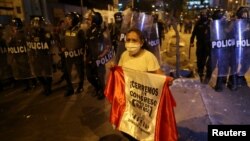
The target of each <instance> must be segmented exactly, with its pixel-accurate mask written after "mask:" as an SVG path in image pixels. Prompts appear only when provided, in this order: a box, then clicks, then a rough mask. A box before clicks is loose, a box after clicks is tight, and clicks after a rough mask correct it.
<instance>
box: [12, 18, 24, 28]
mask: <svg viewBox="0 0 250 141" xmlns="http://www.w3.org/2000/svg"><path fill="white" fill-rule="evenodd" d="M10 25H11V26H14V27H16V29H17V30H20V29H22V28H23V22H22V20H21V19H20V18H13V19H12V20H11V22H10Z"/></svg>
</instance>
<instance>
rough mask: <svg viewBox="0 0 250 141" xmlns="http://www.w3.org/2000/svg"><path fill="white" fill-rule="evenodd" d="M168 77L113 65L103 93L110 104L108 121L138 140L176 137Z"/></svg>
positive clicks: (166, 139)
mask: <svg viewBox="0 0 250 141" xmlns="http://www.w3.org/2000/svg"><path fill="white" fill-rule="evenodd" d="M169 81H172V78H171V77H166V76H163V75H157V74H152V73H145V72H141V71H135V70H130V69H125V68H121V67H114V68H112V69H111V72H110V74H109V78H108V82H107V84H106V89H105V95H106V97H107V99H108V100H109V102H110V103H111V104H112V108H111V116H110V121H111V123H112V124H114V125H115V126H116V128H117V129H118V130H120V131H123V132H125V133H127V134H129V135H131V136H133V137H134V138H136V139H138V140H140V141H163V140H164V141H176V140H177V128H176V121H175V116H174V110H173V107H174V106H175V100H174V98H173V97H172V95H171V91H170V90H169V86H168V83H169Z"/></svg>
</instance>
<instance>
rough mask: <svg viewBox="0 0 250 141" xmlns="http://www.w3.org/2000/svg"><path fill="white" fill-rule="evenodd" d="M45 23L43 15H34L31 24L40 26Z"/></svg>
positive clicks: (36, 26) (34, 26)
mask: <svg viewBox="0 0 250 141" xmlns="http://www.w3.org/2000/svg"><path fill="white" fill-rule="evenodd" d="M44 25H45V19H44V17H42V16H34V17H33V18H32V19H31V26H32V27H33V28H40V27H43V26H44Z"/></svg>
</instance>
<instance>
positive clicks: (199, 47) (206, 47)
mask: <svg viewBox="0 0 250 141" xmlns="http://www.w3.org/2000/svg"><path fill="white" fill-rule="evenodd" d="M209 30H210V29H209V20H208V17H207V15H206V14H204V13H202V14H201V17H200V19H199V20H198V21H197V23H196V24H195V26H194V29H193V32H192V35H191V39H190V44H193V43H194V39H195V37H196V41H197V42H196V57H197V69H198V70H197V71H198V74H199V77H200V81H201V82H203V76H204V69H205V67H206V78H205V80H204V81H208V80H209V79H210V77H211V74H212V70H211V61H210V60H211V55H210V50H211V44H210V32H209Z"/></svg>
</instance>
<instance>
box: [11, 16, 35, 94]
mask: <svg viewBox="0 0 250 141" xmlns="http://www.w3.org/2000/svg"><path fill="white" fill-rule="evenodd" d="M10 26H11V31H12V35H11V37H10V40H9V41H8V50H9V52H8V54H9V61H10V64H11V67H12V72H13V77H14V79H15V80H24V83H25V84H26V88H25V89H24V90H29V89H31V88H32V87H33V86H35V85H36V79H35V78H34V75H33V74H32V72H31V67H30V63H29V57H28V49H27V46H26V33H25V31H24V25H23V22H22V21H21V19H20V18H13V19H12V20H11V23H10Z"/></svg>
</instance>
